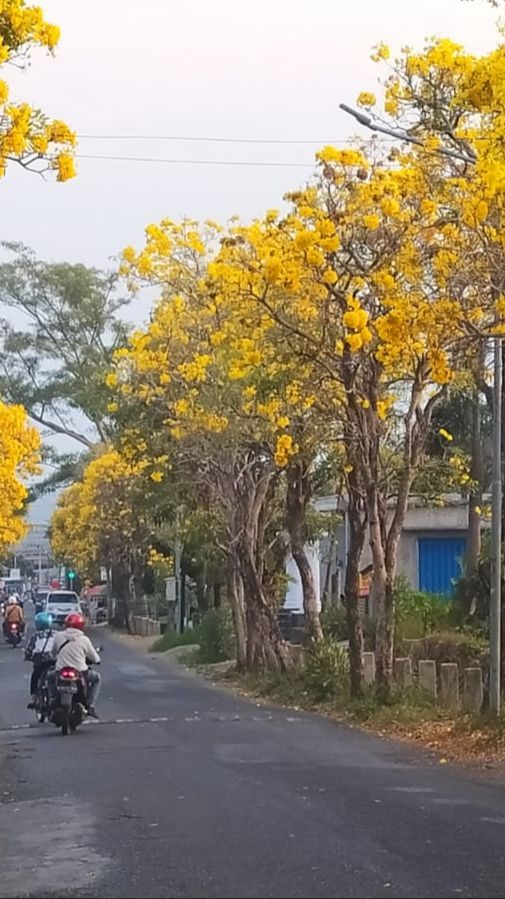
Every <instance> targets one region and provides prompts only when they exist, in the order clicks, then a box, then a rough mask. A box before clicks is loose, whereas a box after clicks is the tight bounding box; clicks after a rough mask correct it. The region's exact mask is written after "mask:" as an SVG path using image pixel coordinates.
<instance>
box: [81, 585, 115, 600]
mask: <svg viewBox="0 0 505 899" xmlns="http://www.w3.org/2000/svg"><path fill="white" fill-rule="evenodd" d="M108 590H109V588H108V586H107V584H98V586H97V587H90V589H89V590H86V596H87V597H88V598H91V599H93V598H94V597H97V596H106V595H107V593H108Z"/></svg>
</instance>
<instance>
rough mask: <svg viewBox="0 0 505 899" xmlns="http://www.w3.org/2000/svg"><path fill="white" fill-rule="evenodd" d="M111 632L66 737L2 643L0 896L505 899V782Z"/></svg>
mask: <svg viewBox="0 0 505 899" xmlns="http://www.w3.org/2000/svg"><path fill="white" fill-rule="evenodd" d="M103 634H104V632H103V631H101V632H100V637H99V640H100V642H101V643H102V644H103V645H104V647H105V651H104V653H103V665H102V676H103V682H104V683H103V692H102V696H101V699H100V701H99V710H100V714H101V723H100V724H94V723H89V724H86V725H85V726H84V727H83V728H82V729H81V730H80V731H78V732H77V733H76V734H74V735H71V736H69V737H62V736H61V734H60V732H59V731H57V730H56V728H54V727H53V726H52V725H36V724H34V723H33V722H32V724H34V726H32V727H26V725H27V724H28V723H29V722H31V721H32V718H31V713H30V712H28V711H27V710H26V708H25V706H26V701H27V694H28V675H29V669H30V665H29V664H28V663H26V662H24V661H23V656H22V653H21V652H20V651H18V650H16V651H13V650H12V649H11V648H10V647H7V646H5V645H4V644H1V645H0V685H1V686H0V792H1V796H2V804H1V807H0V814H1V820H0V832H1V834H2V837H1V840H0V846H1V863H0V897H18V896H19V897H29V896H33V897H35V896H37V897H44V896H45V897H53V896H54V897H56V896H63V897H80V896H83V897H85V896H90V897H91V896H97V897H119V896H122V897H141V896H142V897H143V896H146V897H147V896H152V897H195V899H196V897H232V896H236V897H281V896H286V897H309V896H310V897H341V896H342V897H343V896H348V897H435V896H444V897H445V896H451V897H466V896H475V897H480V896H505V791H504V789H503V788H502V787H501V786H499V785H496V784H495V783H486V782H484V781H483V780H482V778H481V777H479V776H477V775H469V774H464V773H462V772H458V771H455V770H451V769H449V768H448V767H447V766H445V767H441V766H440V765H438V764H437V763H436V761H434V760H430V759H429V758H428V757H425V756H424V755H420V754H417V753H416V752H415V751H414V750H410V749H409V748H406V747H402V746H398V745H396V744H393V743H388V742H387V741H382V740H379V739H376V738H374V737H373V736H369V735H367V734H363V733H360V732H359V731H357V730H352V729H347V728H345V727H343V726H339V725H336V724H334V723H332V722H330V721H326V720H324V719H320V718H317V717H313V716H310V715H306V714H296V713H293V712H289V711H285V710H268V709H265V708H258V707H257V706H256V705H254V704H249V703H248V702H246V701H243V700H241V699H238V698H235V697H234V696H232V695H230V694H228V693H226V692H224V691H220V690H215V689H212V687H210V686H209V685H207V684H205V683H203V682H202V681H201V680H200V679H199V678H198V677H196V676H195V675H192V674H188V673H186V672H184V671H182V670H180V669H179V668H177V667H175V666H174V667H171V666H170V665H169V664H168V663H167V662H166V660H163V659H159V658H158V659H157V658H153V657H151V656H148V655H146V654H145V653H144V652H143V651H141V650H140V649H138V648H132V646H131V643H128V642H127V641H118V639H117V638H112V637H110V636H107V635H105V636H103V637H102V635H103ZM16 725H25V727H16Z"/></svg>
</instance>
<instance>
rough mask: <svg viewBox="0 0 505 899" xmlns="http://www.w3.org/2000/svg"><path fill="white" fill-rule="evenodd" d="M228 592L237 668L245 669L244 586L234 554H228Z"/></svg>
mask: <svg viewBox="0 0 505 899" xmlns="http://www.w3.org/2000/svg"><path fill="white" fill-rule="evenodd" d="M226 573H227V594H228V602H229V603H230V608H231V613H232V618H233V630H234V633H235V644H236V655H237V668H238V670H239V671H244V670H245V667H246V663H247V632H246V615H245V605H244V587H243V584H242V579H241V577H240V573H239V572H238V571H237V567H236V565H235V562H234V559H233V556H232V555H231V553H230V554H229V556H228V565H227V572H226Z"/></svg>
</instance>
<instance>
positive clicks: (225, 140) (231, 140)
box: [78, 134, 352, 147]
mask: <svg viewBox="0 0 505 899" xmlns="http://www.w3.org/2000/svg"><path fill="white" fill-rule="evenodd" d="M78 137H79V140H164V141H192V142H194V143H211V144H296V145H298V146H300V145H304V146H312V145H314V146H320V147H321V146H324V145H326V144H331V145H334V144H347V143H351V142H352V138H344V139H341V140H292V139H290V138H286V139H284V138H256V137H200V136H198V137H194V136H193V137H184V136H180V135H169V134H79V135H78Z"/></svg>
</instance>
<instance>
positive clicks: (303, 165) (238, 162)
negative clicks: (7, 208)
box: [75, 153, 314, 169]
mask: <svg viewBox="0 0 505 899" xmlns="http://www.w3.org/2000/svg"><path fill="white" fill-rule="evenodd" d="M75 155H76V159H108V160H112V161H114V162H164V163H168V164H170V165H220V166H227V165H235V166H261V167H268V166H273V167H275V168H286V167H287V168H297V169H300V168H301V169H313V168H314V165H313V164H311V163H307V162H274V161H273V160H270V161H261V160H258V161H253V160H238V159H230V160H228V159H166V158H163V157H158V156H105V155H103V156H102V155H99V154H93V153H76V154H75Z"/></svg>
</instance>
